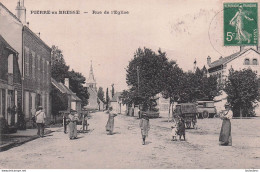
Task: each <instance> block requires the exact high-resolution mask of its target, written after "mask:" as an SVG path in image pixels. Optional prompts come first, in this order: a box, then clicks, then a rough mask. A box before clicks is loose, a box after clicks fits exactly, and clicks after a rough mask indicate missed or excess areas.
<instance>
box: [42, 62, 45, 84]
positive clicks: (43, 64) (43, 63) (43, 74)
mask: <svg viewBox="0 0 260 172" xmlns="http://www.w3.org/2000/svg"><path fill="white" fill-rule="evenodd" d="M44 66H45V60H44V59H42V82H43V83H44V82H45V78H44V77H45V69H44Z"/></svg>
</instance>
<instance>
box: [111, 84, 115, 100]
mask: <svg viewBox="0 0 260 172" xmlns="http://www.w3.org/2000/svg"><path fill="white" fill-rule="evenodd" d="M111 86H112V91H111V94H112V98H113V97H114V95H115V88H114V84H112V85H111Z"/></svg>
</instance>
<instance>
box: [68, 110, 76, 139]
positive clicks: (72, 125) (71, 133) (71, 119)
mask: <svg viewBox="0 0 260 172" xmlns="http://www.w3.org/2000/svg"><path fill="white" fill-rule="evenodd" d="M76 112H77V111H75V110H72V109H71V110H70V114H69V116H68V120H69V130H70V131H69V138H70V139H71V140H72V139H77V118H76V117H75V114H76Z"/></svg>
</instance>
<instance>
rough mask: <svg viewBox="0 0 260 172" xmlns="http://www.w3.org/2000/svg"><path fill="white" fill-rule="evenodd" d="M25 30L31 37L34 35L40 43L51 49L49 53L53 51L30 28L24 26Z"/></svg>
mask: <svg viewBox="0 0 260 172" xmlns="http://www.w3.org/2000/svg"><path fill="white" fill-rule="evenodd" d="M23 29H24V30H26V31H28V32H29V33H30V34H31V35H33V36H34V37H35V38H36V39H37V40H38V41H39V42H40V43H42V44H43V45H44V46H45V47H46V48H47V49H49V51H52V49H51V48H50V47H49V46H48V45H47V44H46V43H45V42H44V41H43V40H42V39H41V38H40V37H39V36H37V35H36V34H35V33H34V32H33V31H32V30H31V29H30V28H29V27H27V26H25V25H24V27H23Z"/></svg>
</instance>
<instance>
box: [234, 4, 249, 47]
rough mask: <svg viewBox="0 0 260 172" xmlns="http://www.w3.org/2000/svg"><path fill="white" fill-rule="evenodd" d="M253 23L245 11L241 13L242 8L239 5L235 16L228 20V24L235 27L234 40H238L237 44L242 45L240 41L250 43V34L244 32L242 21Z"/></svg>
mask: <svg viewBox="0 0 260 172" xmlns="http://www.w3.org/2000/svg"><path fill="white" fill-rule="evenodd" d="M245 19H246V20H249V21H253V20H254V19H251V18H249V17H248V16H247V15H246V13H245V11H243V6H242V5H240V6H239V7H238V11H237V12H236V14H235V16H234V17H233V18H232V19H231V20H230V22H229V24H230V25H232V26H235V27H236V32H237V34H236V37H235V39H236V40H238V43H242V41H247V42H248V43H250V41H251V40H250V39H251V37H252V34H250V33H248V32H247V31H245V30H244V21H243V20H245Z"/></svg>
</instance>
